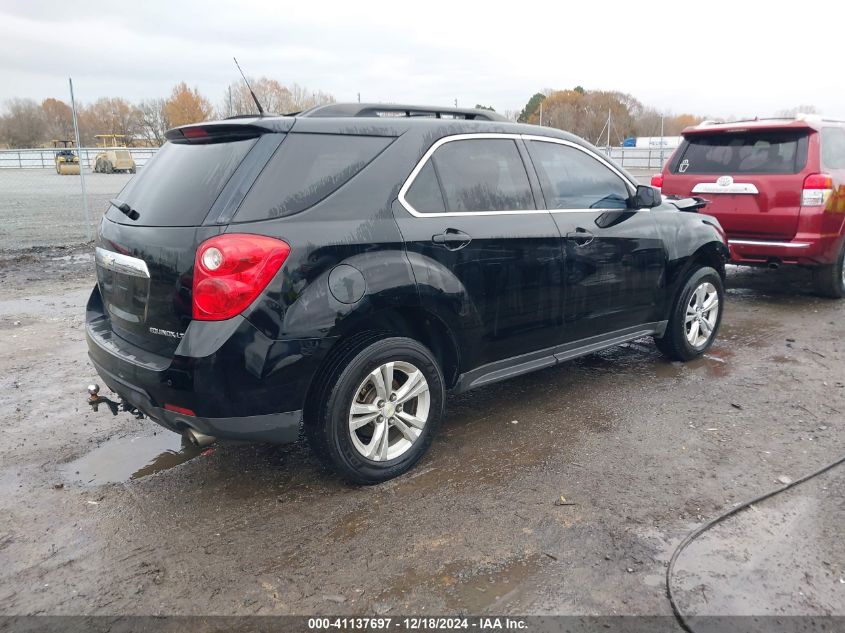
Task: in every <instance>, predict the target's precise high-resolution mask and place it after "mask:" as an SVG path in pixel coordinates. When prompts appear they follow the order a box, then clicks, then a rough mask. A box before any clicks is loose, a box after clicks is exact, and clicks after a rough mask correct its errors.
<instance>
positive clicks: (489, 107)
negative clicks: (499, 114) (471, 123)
mask: <svg viewBox="0 0 845 633" xmlns="http://www.w3.org/2000/svg"><path fill="white" fill-rule="evenodd" d="M475 109H476V110H489V111H490V112H495V111H496V108H494V107H493V106H485V105H481V104H480V103H476V104H475Z"/></svg>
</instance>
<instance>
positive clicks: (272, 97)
mask: <svg viewBox="0 0 845 633" xmlns="http://www.w3.org/2000/svg"><path fill="white" fill-rule="evenodd" d="M247 81H249V84H250V86H252V90H253V91H254V92H255V96H256V97H257V98H258V101H259V102H261V107H262V108H264V110H265V112H273V113H276V114H288V113H291V112H299V111H301V110H305V109H307V108H311V107H313V106H315V105H321V104H323V103H334V97H332V96H331V95H329V94H326V93H324V92H322V91H320V90H317V91H311V90H309V89H308V88H304V87H302V86H300V85H298V84H292V85H290V86H285V85H282V84H281V83H279V82H278V81H276V80H275V79H269V78H267V77H259V78H258V79H255V78H253V77H247ZM218 114H219V116H221V117H227V116H235V115H242V114H257V110H256V107H255V102H254V101H253V100H252V96H251V95H250V94H249V89H248V88H247V87H246V84H245V83H244V82H243V80H242V79H237V80H235V81H233V82H232V83H231V84H230V85H229V87H228V88H227V89H226V92H225V93H224V95H223V101H222V104H221V107H220V108H218Z"/></svg>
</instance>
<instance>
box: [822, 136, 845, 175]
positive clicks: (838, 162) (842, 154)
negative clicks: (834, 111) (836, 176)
mask: <svg viewBox="0 0 845 633" xmlns="http://www.w3.org/2000/svg"><path fill="white" fill-rule="evenodd" d="M822 165H824V167H825V168H826V169H845V129H842V128H841V127H826V128H823V129H822Z"/></svg>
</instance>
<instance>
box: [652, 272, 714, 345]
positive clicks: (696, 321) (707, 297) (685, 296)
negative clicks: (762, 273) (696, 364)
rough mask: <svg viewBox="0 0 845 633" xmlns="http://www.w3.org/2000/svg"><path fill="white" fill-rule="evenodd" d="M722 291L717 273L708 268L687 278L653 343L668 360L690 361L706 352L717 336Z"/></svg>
mask: <svg viewBox="0 0 845 633" xmlns="http://www.w3.org/2000/svg"><path fill="white" fill-rule="evenodd" d="M724 302H725V288H724V284H723V283H722V278H721V277H720V276H719V273H718V272H716V271H715V270H714V269H713V268H710V267H709V266H703V267H701V268H697V269H695V270H694V271H692V273H690V275H689V276H688V277H687V281H686V283H684V285H683V287H682V289H681V292H680V293H679V294H678V297H677V298H676V300H675V303H674V304H673V305H672V311H671V312H670V313H669V323H668V325H667V326H666V332H665V333H664V334H663V336H662V337H660V338H657V337H655V339H654V343H655V345H657V349H659V350H660V351H661V352H662V353H663V354H664V355H665V356H667V357H668V358H671V359H672V360H680V361H690V360H693V359H696V358H698V357H699V356H701V355H702V354H704V352H706V351H707V350H708V349H709V348H710V346H711V345H712V344H713V341H714V340H715V339H716V335H717V334H718V332H719V325H721V323H722V306H723V305H724Z"/></svg>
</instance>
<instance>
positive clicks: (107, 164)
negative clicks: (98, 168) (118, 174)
mask: <svg viewBox="0 0 845 633" xmlns="http://www.w3.org/2000/svg"><path fill="white" fill-rule="evenodd" d="M103 171H104V172H105V173H107V174H111V173H113V172H114V165H112V163H111V161H110V160H106V161H103Z"/></svg>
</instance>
